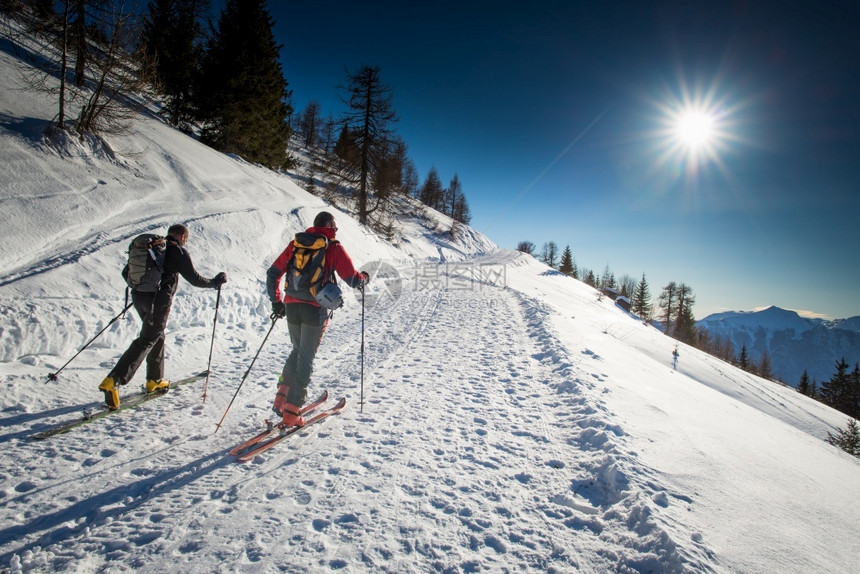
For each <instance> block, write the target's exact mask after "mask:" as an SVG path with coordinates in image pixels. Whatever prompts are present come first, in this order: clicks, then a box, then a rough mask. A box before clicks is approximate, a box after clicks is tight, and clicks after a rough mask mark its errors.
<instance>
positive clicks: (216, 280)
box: [212, 271, 227, 287]
mask: <svg viewBox="0 0 860 574" xmlns="http://www.w3.org/2000/svg"><path fill="white" fill-rule="evenodd" d="M226 282H227V274H226V273H224V272H223V271H222V272H221V273H219V274H218V275H216V276H215V277H213V278H212V284H213V285H215V287H220V286H221V285H223V284H224V283H226Z"/></svg>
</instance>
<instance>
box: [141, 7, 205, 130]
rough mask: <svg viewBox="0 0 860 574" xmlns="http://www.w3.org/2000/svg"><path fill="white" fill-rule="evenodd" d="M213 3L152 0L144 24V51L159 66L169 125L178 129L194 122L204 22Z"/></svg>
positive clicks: (159, 79)
mask: <svg viewBox="0 0 860 574" xmlns="http://www.w3.org/2000/svg"><path fill="white" fill-rule="evenodd" d="M208 12H209V0H151V1H150V2H149V6H148V11H147V14H146V16H145V17H144V22H143V36H142V38H141V41H142V49H143V52H144V54H145V55H146V57H147V58H148V59H149V60H151V61H152V62H154V64H155V76H156V80H157V82H158V86H159V87H160V88H161V91H162V93H163V94H164V95H165V96H167V104H166V106H165V110H166V111H167V114H168V118H169V121H170V123H171V124H172V125H174V126H178V125H180V124H184V123H185V122H188V121H191V120H192V119H193V116H194V114H193V101H192V93H193V87H194V77H195V74H196V73H197V69H198V67H199V64H200V58H201V56H202V46H201V38H202V30H201V27H200V21H201V18H203V16H204V15H205V14H208Z"/></svg>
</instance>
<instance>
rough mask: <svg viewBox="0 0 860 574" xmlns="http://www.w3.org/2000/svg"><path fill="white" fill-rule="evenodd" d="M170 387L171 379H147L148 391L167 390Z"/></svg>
mask: <svg viewBox="0 0 860 574" xmlns="http://www.w3.org/2000/svg"><path fill="white" fill-rule="evenodd" d="M169 388H170V381H165V380H164V379H158V380H157V381H154V380H152V379H149V380H148V381H146V392H147V393H154V392H155V391H166V390H167V389H169Z"/></svg>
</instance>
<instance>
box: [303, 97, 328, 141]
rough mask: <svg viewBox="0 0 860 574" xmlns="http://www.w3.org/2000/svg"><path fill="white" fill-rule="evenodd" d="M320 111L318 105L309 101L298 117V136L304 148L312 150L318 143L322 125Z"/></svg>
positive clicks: (314, 101)
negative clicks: (300, 137)
mask: <svg viewBox="0 0 860 574" xmlns="http://www.w3.org/2000/svg"><path fill="white" fill-rule="evenodd" d="M321 110H322V106H320V103H319V102H318V101H316V100H311V101H309V102H308V105H307V107H306V108H305V109H304V111H303V112H302V113H301V114H300V115H299V134H300V135H301V136H302V140H303V141H304V143H305V147H306V148H312V147H314V146H316V145H317V144H318V142H319V139H320V131H321V130H322V125H323V121H322V112H321Z"/></svg>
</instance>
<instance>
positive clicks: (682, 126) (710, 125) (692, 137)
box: [675, 110, 714, 149]
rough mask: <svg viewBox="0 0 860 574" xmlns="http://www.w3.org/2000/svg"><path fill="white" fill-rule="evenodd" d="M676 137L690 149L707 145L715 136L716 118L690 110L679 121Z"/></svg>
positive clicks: (702, 112)
mask: <svg viewBox="0 0 860 574" xmlns="http://www.w3.org/2000/svg"><path fill="white" fill-rule="evenodd" d="M677 122H678V124H677V126H676V129H675V136H676V137H677V138H678V139H679V140H680V142H681V143H682V144H684V145H685V146H687V147H688V148H690V149H696V148H699V147H700V146H703V145H707V144H708V142H709V141H710V140H711V138H712V137H713V136H714V118H713V116H711V115H710V114H708V113H707V112H704V111H700V110H689V111H686V112H684V113H682V114H681V115H680V116H679V117H678V119H677Z"/></svg>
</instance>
